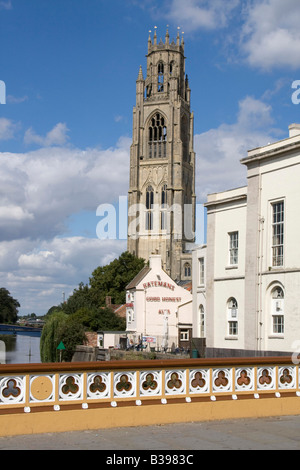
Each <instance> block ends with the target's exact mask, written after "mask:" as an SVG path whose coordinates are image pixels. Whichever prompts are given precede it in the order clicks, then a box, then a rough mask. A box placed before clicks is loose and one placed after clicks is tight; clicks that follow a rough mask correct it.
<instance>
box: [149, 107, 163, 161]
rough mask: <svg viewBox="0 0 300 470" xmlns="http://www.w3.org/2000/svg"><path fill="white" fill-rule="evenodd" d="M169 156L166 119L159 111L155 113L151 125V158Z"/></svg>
mask: <svg viewBox="0 0 300 470" xmlns="http://www.w3.org/2000/svg"><path fill="white" fill-rule="evenodd" d="M166 156H167V127H166V125H165V119H164V117H163V116H161V115H160V114H159V113H157V114H155V116H153V118H152V119H151V121H150V126H149V158H166Z"/></svg>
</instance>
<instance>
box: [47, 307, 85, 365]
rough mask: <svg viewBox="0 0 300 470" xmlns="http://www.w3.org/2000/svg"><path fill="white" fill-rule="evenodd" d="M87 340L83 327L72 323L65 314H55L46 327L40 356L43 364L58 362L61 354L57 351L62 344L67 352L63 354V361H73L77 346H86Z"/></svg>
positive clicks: (48, 320)
mask: <svg viewBox="0 0 300 470" xmlns="http://www.w3.org/2000/svg"><path fill="white" fill-rule="evenodd" d="M85 340H86V337H85V332H84V328H83V325H82V324H80V323H75V322H74V321H72V319H71V318H70V316H69V315H67V314H65V313H63V312H61V311H60V312H55V313H53V314H52V315H51V316H50V317H49V318H48V319H47V321H46V324H45V325H44V328H43V331H42V335H41V341H40V354H41V361H42V362H58V361H59V360H60V354H59V351H58V350H57V348H58V346H59V344H60V343H61V342H63V343H64V346H65V348H66V349H65V350H64V351H63V353H62V360H63V361H67V362H68V361H71V360H72V356H73V353H74V351H75V348H76V346H77V345H80V344H84V342H85Z"/></svg>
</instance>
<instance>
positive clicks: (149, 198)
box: [145, 186, 154, 230]
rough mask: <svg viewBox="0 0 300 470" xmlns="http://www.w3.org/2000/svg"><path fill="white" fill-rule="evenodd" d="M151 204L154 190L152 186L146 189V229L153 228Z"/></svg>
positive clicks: (152, 203)
mask: <svg viewBox="0 0 300 470" xmlns="http://www.w3.org/2000/svg"><path fill="white" fill-rule="evenodd" d="M153 205H154V190H153V188H152V186H148V188H147V189H146V224H145V227H146V230H153Z"/></svg>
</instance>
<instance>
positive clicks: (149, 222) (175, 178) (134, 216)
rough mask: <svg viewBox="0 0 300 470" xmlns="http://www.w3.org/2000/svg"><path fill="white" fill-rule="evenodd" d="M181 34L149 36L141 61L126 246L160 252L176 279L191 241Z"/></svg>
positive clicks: (183, 274) (191, 170)
mask: <svg viewBox="0 0 300 470" xmlns="http://www.w3.org/2000/svg"><path fill="white" fill-rule="evenodd" d="M190 100H191V90H190V87H189V82H188V78H187V76H186V74H185V56H184V40H183V36H182V37H181V38H180V34H179V32H178V34H177V38H176V41H174V40H173V41H170V37H169V32H168V31H167V33H166V36H165V42H163V41H162V40H160V42H158V41H157V32H156V28H155V33H154V38H153V40H152V38H151V32H150V35H149V39H148V54H147V75H146V78H144V76H143V70H142V67H140V70H139V74H138V78H137V82H136V106H135V107H134V110H133V137H132V145H131V150H130V187H129V193H128V251H130V252H131V253H133V254H135V255H136V256H138V257H141V258H144V259H145V260H148V259H149V255H151V254H152V253H158V254H161V257H162V267H163V269H164V270H165V271H166V272H167V273H168V274H169V275H170V276H171V277H172V278H173V279H174V280H188V279H191V269H192V262H191V253H189V252H188V246H187V244H189V243H193V242H194V241H195V200H196V197H195V153H194V150H193V140H194V124H193V121H194V117H193V113H192V112H191V109H190Z"/></svg>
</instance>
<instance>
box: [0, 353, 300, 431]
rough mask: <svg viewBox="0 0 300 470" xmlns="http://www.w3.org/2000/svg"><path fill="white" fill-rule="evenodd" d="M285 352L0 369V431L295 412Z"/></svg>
mask: <svg viewBox="0 0 300 470" xmlns="http://www.w3.org/2000/svg"><path fill="white" fill-rule="evenodd" d="M299 397H300V374H299V366H298V365H297V364H293V363H292V359H291V357H276V358H275V357H273V358H241V359H222V360H221V359H206V360H205V359H189V360H185V359H180V360H168V361H157V360H153V361H146V360H145V361H112V362H105V363H103V362H101V363H99V362H91V363H90V362H89V363H62V364H32V365H2V366H0V423H1V422H2V424H4V423H6V427H4V426H3V425H2V426H1V427H0V435H15V434H27V433H36V432H55V431H59V430H77V429H97V428H103V427H115V426H118V427H119V426H130V425H132V426H133V425H144V424H161V423H167V422H186V421H195V420H199V421H201V420H206V419H225V418H236V417H247V416H249V417H257V416H273V415H280V414H298V412H299V410H300V398H299Z"/></svg>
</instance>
